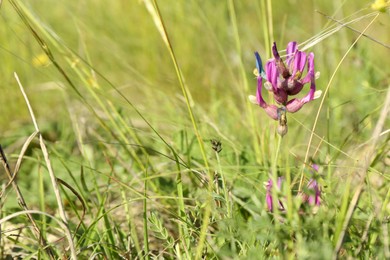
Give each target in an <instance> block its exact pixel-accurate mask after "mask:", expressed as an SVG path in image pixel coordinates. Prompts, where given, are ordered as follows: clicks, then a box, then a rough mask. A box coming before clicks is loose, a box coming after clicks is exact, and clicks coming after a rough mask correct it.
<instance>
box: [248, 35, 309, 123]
mask: <svg viewBox="0 0 390 260" xmlns="http://www.w3.org/2000/svg"><path fill="white" fill-rule="evenodd" d="M272 53H273V56H274V58H273V59H270V60H269V61H267V63H266V65H265V71H264V70H263V67H262V61H261V58H260V55H259V54H258V53H257V52H255V56H256V66H257V70H258V74H257V95H256V99H257V103H258V104H259V105H260V107H262V108H263V109H264V110H265V112H266V113H267V114H268V115H269V116H270V117H271V118H272V119H274V120H278V119H279V120H280V118H279V117H278V106H276V105H268V104H267V103H266V102H265V100H264V98H263V96H262V86H263V79H264V80H266V83H265V84H268V86H270V87H268V90H270V91H271V92H272V93H273V96H274V99H275V101H276V103H277V104H279V105H280V106H281V107H285V110H286V111H287V112H290V113H295V112H297V111H298V110H300V109H301V108H302V106H303V105H304V104H306V103H308V102H310V101H311V100H313V99H314V98H315V95H314V94H315V91H316V85H315V71H314V53H312V52H311V53H309V54H307V53H305V52H303V51H299V50H298V46H297V43H296V42H290V43H289V44H288V45H287V49H286V58H285V60H283V59H282V58H281V57H280V55H279V52H278V50H277V48H276V43H274V44H273V46H272ZM305 68H306V70H307V73H306V75H305V77H302V76H303V74H304V70H305ZM307 83H310V90H309V92H308V93H307V94H306V96H304V97H303V98H293V99H289V96H294V95H296V94H298V93H300V92H301V90H302V89H303V87H304V85H305V84H307Z"/></svg>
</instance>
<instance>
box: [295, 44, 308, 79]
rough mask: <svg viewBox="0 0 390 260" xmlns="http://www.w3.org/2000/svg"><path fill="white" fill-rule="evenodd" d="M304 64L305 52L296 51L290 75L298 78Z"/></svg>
mask: <svg viewBox="0 0 390 260" xmlns="http://www.w3.org/2000/svg"><path fill="white" fill-rule="evenodd" d="M305 65H306V53H305V52H302V51H297V52H296V53H295V55H294V67H293V69H292V77H293V78H294V79H300V78H301V76H302V71H303V69H304V68H305ZM297 73H298V74H297Z"/></svg>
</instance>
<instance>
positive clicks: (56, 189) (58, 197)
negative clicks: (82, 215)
mask: <svg viewBox="0 0 390 260" xmlns="http://www.w3.org/2000/svg"><path fill="white" fill-rule="evenodd" d="M14 76H15V79H16V81H17V83H18V85H19V88H20V91H21V92H22V95H23V97H24V100H25V102H26V104H27V107H28V110H29V112H30V116H31V120H32V122H33V124H34V128H35V131H36V132H37V133H38V136H39V145H40V147H41V150H42V154H43V157H44V159H45V163H46V167H47V170H48V172H49V176H50V180H51V184H52V187H53V191H54V195H55V197H56V201H57V205H58V212H59V214H60V217H61V220H62V221H63V223H64V225H65V227H66V228H65V230H64V231H65V235H66V236H68V237H70V240H69V242H70V243H69V247H70V252H71V257H72V259H77V255H76V250H75V247H74V243H73V240H72V235H71V233H70V230H69V227H68V219H67V216H66V213H65V209H64V205H63V204H62V198H61V194H60V190H59V187H58V184H57V180H56V177H55V174H54V171H53V167H52V166H51V161H50V158H49V153H48V151H47V148H46V145H45V143H44V141H43V137H42V134H41V132H40V130H39V127H38V124H37V122H36V119H35V115H34V111H33V110H32V107H31V105H30V101H29V99H28V97H27V95H26V92H25V91H24V88H23V86H22V84H21V83H20V80H19V77H18V75H17V74H16V72H15V73H14Z"/></svg>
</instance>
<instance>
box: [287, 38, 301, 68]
mask: <svg viewBox="0 0 390 260" xmlns="http://www.w3.org/2000/svg"><path fill="white" fill-rule="evenodd" d="M297 50H298V47H297V42H289V43H288V44H287V48H286V53H287V58H286V63H287V67H290V64H291V61H292V60H293V59H294V58H293V57H294V53H295V52H296V51H297Z"/></svg>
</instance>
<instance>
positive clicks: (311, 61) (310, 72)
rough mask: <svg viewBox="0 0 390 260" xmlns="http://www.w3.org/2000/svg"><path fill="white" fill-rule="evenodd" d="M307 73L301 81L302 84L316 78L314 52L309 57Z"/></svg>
mask: <svg viewBox="0 0 390 260" xmlns="http://www.w3.org/2000/svg"><path fill="white" fill-rule="evenodd" d="M307 61H308V62H307V75H306V77H305V78H304V79H303V80H302V81H301V82H302V84H306V83H308V82H310V81H311V80H312V79H314V78H315V71H314V53H312V52H311V53H310V54H309V57H308V59H307Z"/></svg>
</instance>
